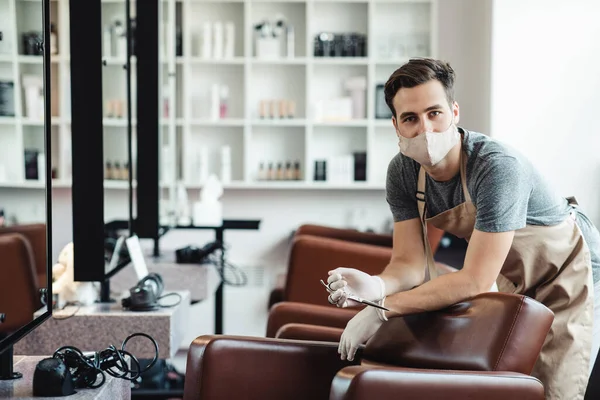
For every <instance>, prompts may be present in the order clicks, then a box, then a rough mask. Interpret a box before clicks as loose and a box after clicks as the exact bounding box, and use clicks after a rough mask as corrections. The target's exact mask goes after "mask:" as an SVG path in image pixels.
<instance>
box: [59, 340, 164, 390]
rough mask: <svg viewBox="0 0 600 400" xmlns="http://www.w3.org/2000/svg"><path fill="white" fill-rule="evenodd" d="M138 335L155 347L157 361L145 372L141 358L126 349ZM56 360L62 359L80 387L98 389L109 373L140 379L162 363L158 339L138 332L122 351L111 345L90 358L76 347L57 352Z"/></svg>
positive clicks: (116, 376) (117, 376) (130, 379)
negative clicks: (130, 365) (139, 359)
mask: <svg viewBox="0 0 600 400" xmlns="http://www.w3.org/2000/svg"><path fill="white" fill-rule="evenodd" d="M136 336H143V337H145V338H148V339H149V340H150V341H151V342H152V344H153V345H154V350H155V355H154V358H153V359H152V362H151V363H150V364H148V365H147V366H146V368H144V369H143V370H142V369H141V367H140V362H139V361H138V359H137V358H136V357H135V356H134V355H133V354H131V353H130V352H128V351H127V350H125V346H126V345H127V342H129V340H131V339H132V338H134V337H136ZM53 357H55V358H58V359H60V360H62V361H63V362H64V364H65V365H66V366H67V367H68V368H69V370H70V372H71V376H72V377H73V384H74V386H75V387H76V388H80V389H82V388H88V389H95V388H99V387H100V386H102V385H103V384H104V382H106V375H105V374H104V373H105V372H106V373H107V374H109V375H110V376H112V377H115V378H121V379H125V380H128V381H135V380H137V379H138V378H139V377H140V375H141V374H143V373H144V372H146V371H148V370H149V369H150V368H152V366H153V365H154V364H155V363H156V361H157V360H158V343H156V340H154V338H152V336H150V335H148V334H146V333H139V332H138V333H133V334H131V335H129V336H127V338H126V339H125V340H124V341H123V343H122V344H121V349H120V350H119V349H117V348H116V347H115V346H113V345H110V346H109V347H108V348H106V349H105V350H102V351H100V352H94V353H93V354H92V355H89V356H86V355H84V354H83V352H82V351H81V350H79V349H78V348H76V347H73V346H63V347H60V348H59V349H57V350H56V351H55V352H54V354H53ZM125 357H129V358H130V362H131V364H132V365H135V368H134V369H131V368H130V367H129V366H128V365H127V361H126V360H125ZM98 375H100V382H99V383H97V381H98ZM128 375H129V376H128Z"/></svg>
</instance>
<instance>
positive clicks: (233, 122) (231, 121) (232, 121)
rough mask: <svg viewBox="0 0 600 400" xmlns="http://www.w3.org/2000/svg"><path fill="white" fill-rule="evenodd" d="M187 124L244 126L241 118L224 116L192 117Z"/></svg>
mask: <svg viewBox="0 0 600 400" xmlns="http://www.w3.org/2000/svg"><path fill="white" fill-rule="evenodd" d="M182 123H183V121H182ZM189 124H190V126H244V120H243V119H241V118H225V119H217V120H210V119H192V120H189Z"/></svg>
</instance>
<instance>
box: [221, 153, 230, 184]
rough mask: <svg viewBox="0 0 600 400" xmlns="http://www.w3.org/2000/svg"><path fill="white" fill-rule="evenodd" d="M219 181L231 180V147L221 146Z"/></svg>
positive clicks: (227, 181)
mask: <svg viewBox="0 0 600 400" xmlns="http://www.w3.org/2000/svg"><path fill="white" fill-rule="evenodd" d="M221 182H222V183H229V182H231V147H229V146H223V147H221Z"/></svg>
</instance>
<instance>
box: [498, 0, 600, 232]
mask: <svg viewBox="0 0 600 400" xmlns="http://www.w3.org/2000/svg"><path fill="white" fill-rule="evenodd" d="M599 21H600V2H598V1H596V0H571V1H560V0H495V1H494V7H493V33H492V60H491V61H492V102H491V105H492V108H491V134H492V136H494V137H496V138H498V139H500V140H502V141H505V142H507V143H510V144H511V145H513V146H515V147H516V148H518V149H520V150H521V151H522V152H523V153H524V154H525V155H526V156H528V157H529V158H530V159H531V160H532V162H533V163H534V164H535V165H536V166H537V167H538V168H539V169H540V170H541V172H542V173H543V174H544V175H545V176H546V177H547V178H548V180H549V181H550V183H551V185H553V186H554V187H555V188H556V189H557V190H558V191H559V193H560V194H561V195H563V196H569V195H574V196H576V197H577V199H578V200H579V202H580V204H581V205H582V207H583V208H584V210H586V212H587V214H588V215H589V217H590V218H591V219H592V220H593V221H594V223H595V224H597V225H600V154H599V152H600V128H599V124H598V115H599V111H600V110H599V106H600V70H599V68H598V65H599V63H600V24H599V23H598V22H599Z"/></svg>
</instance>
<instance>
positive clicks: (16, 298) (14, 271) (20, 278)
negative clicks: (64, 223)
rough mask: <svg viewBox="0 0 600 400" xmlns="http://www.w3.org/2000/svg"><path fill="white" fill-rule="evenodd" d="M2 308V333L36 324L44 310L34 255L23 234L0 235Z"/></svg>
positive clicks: (0, 327)
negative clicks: (37, 317) (34, 322)
mask: <svg viewBox="0 0 600 400" xmlns="http://www.w3.org/2000/svg"><path fill="white" fill-rule="evenodd" d="M0 255H1V257H2V261H1V264H0V265H1V267H0V304H2V310H0V311H1V312H3V313H5V314H6V320H5V321H4V323H2V324H0V332H2V333H6V332H12V331H15V330H17V329H19V328H21V327H22V326H23V325H25V324H27V323H29V322H31V321H32V320H33V314H34V312H35V311H37V310H38V309H39V308H40V307H41V306H42V304H41V301H40V296H39V291H38V286H37V282H36V279H37V277H36V271H35V269H34V261H33V252H32V249H31V245H30V243H29V241H28V240H27V238H25V236H23V235H22V234H20V233H5V234H3V235H0Z"/></svg>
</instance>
